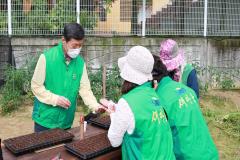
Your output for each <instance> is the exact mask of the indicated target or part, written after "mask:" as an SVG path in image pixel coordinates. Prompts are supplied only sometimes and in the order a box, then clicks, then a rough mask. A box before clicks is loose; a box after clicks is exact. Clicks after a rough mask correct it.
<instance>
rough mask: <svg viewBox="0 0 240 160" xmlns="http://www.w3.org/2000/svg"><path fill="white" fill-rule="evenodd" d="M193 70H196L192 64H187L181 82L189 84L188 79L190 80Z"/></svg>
mask: <svg viewBox="0 0 240 160" xmlns="http://www.w3.org/2000/svg"><path fill="white" fill-rule="evenodd" d="M192 70H194V68H193V66H192V65H191V64H186V66H185V67H184V69H183V73H182V78H181V82H182V83H183V84H185V85H186V86H187V80H188V77H189V74H190V73H191V72H192Z"/></svg>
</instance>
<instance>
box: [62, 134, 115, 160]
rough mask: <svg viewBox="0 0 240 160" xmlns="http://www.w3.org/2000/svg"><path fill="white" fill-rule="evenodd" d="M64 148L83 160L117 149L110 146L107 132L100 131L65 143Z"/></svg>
mask: <svg viewBox="0 0 240 160" xmlns="http://www.w3.org/2000/svg"><path fill="white" fill-rule="evenodd" d="M65 148H66V149H67V151H69V152H71V153H72V154H74V155H76V156H78V157H79V158H81V159H84V160H86V159H91V158H94V157H97V156H100V155H102V154H105V153H108V152H111V151H113V150H116V149H117V148H113V147H112V146H111V144H110V142H109V140H108V138H107V133H102V134H99V135H96V136H93V137H89V138H86V139H82V140H78V141H75V142H72V143H69V144H66V145H65Z"/></svg>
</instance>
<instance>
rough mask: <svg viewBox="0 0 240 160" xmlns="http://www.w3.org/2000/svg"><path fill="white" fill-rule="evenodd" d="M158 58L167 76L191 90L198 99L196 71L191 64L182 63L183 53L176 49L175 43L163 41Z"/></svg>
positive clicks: (170, 40)
mask: <svg viewBox="0 0 240 160" xmlns="http://www.w3.org/2000/svg"><path fill="white" fill-rule="evenodd" d="M160 58H161V60H162V62H163V64H165V66H166V67H167V70H168V72H169V76H170V77H171V78H172V79H173V80H175V81H177V82H182V83H183V84H185V85H186V86H188V87H190V88H192V89H193V90H194V91H195V93H196V95H197V97H198V98H199V88H198V80H197V74H196V70H195V69H194V68H193V66H192V65H191V64H186V62H185V61H184V51H183V50H182V49H179V48H178V44H177V42H176V41H174V40H172V39H168V40H165V41H163V42H162V43H161V46H160Z"/></svg>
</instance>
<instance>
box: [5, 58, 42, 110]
mask: <svg viewBox="0 0 240 160" xmlns="http://www.w3.org/2000/svg"><path fill="white" fill-rule="evenodd" d="M38 57H39V54H37V55H35V56H31V59H28V60H27V63H26V65H24V66H23V67H21V68H20V69H15V68H14V67H12V66H6V69H5V72H4V76H5V84H4V85H3V87H2V89H1V94H2V97H1V99H0V108H1V113H2V114H7V113H10V112H11V111H13V110H15V109H18V107H19V106H21V103H22V102H23V100H24V98H32V97H33V95H32V93H31V89H30V84H31V78H32V75H33V73H34V69H35V66H36V63H37V60H38ZM23 95H27V96H24V97H23Z"/></svg>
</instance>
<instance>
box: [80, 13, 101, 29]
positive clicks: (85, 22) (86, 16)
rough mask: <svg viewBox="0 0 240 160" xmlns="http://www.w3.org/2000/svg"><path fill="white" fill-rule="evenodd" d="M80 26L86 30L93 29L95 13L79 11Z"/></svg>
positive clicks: (95, 20)
mask: <svg viewBox="0 0 240 160" xmlns="http://www.w3.org/2000/svg"><path fill="white" fill-rule="evenodd" d="M80 24H81V25H82V26H83V27H84V28H85V29H87V30H89V29H93V28H94V27H95V26H96V25H97V18H96V13H94V12H90V11H87V10H81V12H80Z"/></svg>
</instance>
